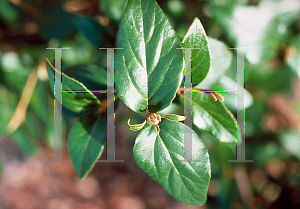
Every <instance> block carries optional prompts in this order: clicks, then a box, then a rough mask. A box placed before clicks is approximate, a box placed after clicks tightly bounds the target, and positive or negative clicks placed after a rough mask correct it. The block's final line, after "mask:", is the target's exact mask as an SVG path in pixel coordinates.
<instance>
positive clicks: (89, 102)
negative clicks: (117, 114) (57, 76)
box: [46, 59, 100, 113]
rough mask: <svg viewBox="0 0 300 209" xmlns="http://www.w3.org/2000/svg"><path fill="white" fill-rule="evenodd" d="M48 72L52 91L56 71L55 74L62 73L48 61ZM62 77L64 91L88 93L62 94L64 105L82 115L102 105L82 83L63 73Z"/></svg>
mask: <svg viewBox="0 0 300 209" xmlns="http://www.w3.org/2000/svg"><path fill="white" fill-rule="evenodd" d="M46 64H47V72H48V76H49V82H50V85H51V88H52V90H53V89H54V71H55V73H60V72H59V71H57V70H56V69H55V68H54V67H53V65H52V64H51V63H50V62H49V60H48V59H47V62H46ZM61 76H62V90H63V91H65V90H69V91H70V90H73V91H74V90H76V91H87V93H75V92H72V93H67V92H64V93H62V104H63V105H64V106H65V107H67V108H68V109H70V110H72V111H74V112H77V113H81V112H87V111H91V110H94V109H95V108H97V106H99V105H100V101H99V100H98V99H97V97H96V96H95V95H94V94H93V93H92V92H91V91H90V90H88V89H87V88H86V87H85V86H84V85H83V84H82V83H80V82H78V81H76V80H75V79H73V78H70V77H69V76H67V75H65V74H64V73H61Z"/></svg>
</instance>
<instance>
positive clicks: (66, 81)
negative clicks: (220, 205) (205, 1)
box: [47, 0, 238, 205]
mask: <svg viewBox="0 0 300 209" xmlns="http://www.w3.org/2000/svg"><path fill="white" fill-rule="evenodd" d="M116 48H122V50H116V52H115V63H114V64H115V87H116V92H115V98H116V100H118V99H120V100H121V101H122V102H123V103H124V104H125V105H126V106H127V107H129V108H130V109H131V110H132V111H134V112H137V113H139V112H145V114H146V116H147V119H146V120H145V121H144V122H143V123H142V124H136V125H133V124H130V119H129V118H128V119H129V120H128V125H129V128H130V129H131V130H133V131H139V133H138V135H137V137H136V140H135V145H134V148H133V155H134V159H135V161H136V163H137V164H138V166H139V167H141V168H142V169H143V170H144V171H145V172H146V173H147V174H148V175H149V176H151V177H152V178H153V179H154V180H156V181H157V182H158V183H159V184H160V185H161V186H162V187H163V188H164V189H165V190H166V191H167V192H168V193H169V194H170V195H171V196H172V197H173V198H175V199H176V200H178V201H180V202H183V203H185V204H188V205H203V204H204V203H205V202H206V198H207V189H208V185H209V182H210V177H211V167H210V160H209V155H208V151H207V148H206V146H205V144H204V143H203V141H202V140H201V139H200V138H199V136H198V135H197V134H196V133H195V132H194V131H193V130H192V129H191V128H190V127H188V126H186V125H184V124H183V123H182V122H181V121H184V120H185V117H184V116H181V115H177V114H166V115H163V114H160V112H161V111H162V110H164V109H165V108H167V107H169V106H170V105H171V103H172V102H173V100H174V99H175V98H176V99H175V100H176V102H178V103H180V104H181V105H185V104H192V118H193V124H194V125H195V126H196V127H198V128H199V129H200V130H201V131H203V132H206V133H208V134H210V135H211V136H213V137H214V138H216V139H217V140H219V141H221V142H226V143H235V142H236V140H237V139H236V138H237V133H238V127H237V122H236V120H235V118H234V116H233V115H232V113H231V112H230V111H229V110H228V109H227V108H226V106H225V105H224V104H223V100H224V98H223V96H222V95H221V94H219V93H217V92H210V91H207V92H205V91H203V92H201V91H199V92H193V93H192V101H185V99H184V94H183V91H184V90H185V88H184V73H185V70H184V69H185V68H184V63H185V62H184V50H183V48H199V49H197V50H193V51H192V86H193V87H195V86H197V85H199V84H200V83H201V82H202V81H203V80H204V79H205V77H206V76H207V74H208V72H209V69H210V63H211V54H210V49H209V44H208V38H207V36H206V34H205V31H204V29H203V26H202V24H201V22H200V20H199V19H198V18H195V19H194V21H193V23H192V24H191V26H190V28H189V29H188V31H187V33H186V35H185V37H184V39H183V40H182V42H180V40H179V38H178V37H177V35H176V33H175V31H174V29H173V28H172V26H171V24H170V22H169V21H168V19H167V17H166V16H165V14H164V12H163V11H162V10H161V8H160V7H159V6H158V4H157V3H156V1H154V0H129V2H128V5H127V8H126V10H125V12H124V14H123V17H122V19H121V23H120V26H119V30H118V33H117V39H116ZM180 48H181V49H180ZM47 71H48V75H49V81H50V84H51V86H52V88H53V86H54V72H56V73H60V72H58V71H57V70H56V69H55V68H54V67H53V65H52V64H51V63H50V62H49V61H48V60H47ZM61 75H62V90H63V91H64V90H66V91H68V90H77V91H85V92H86V93H74V92H73V93H64V94H62V105H63V108H65V110H68V111H73V112H76V113H78V116H80V117H79V119H78V121H77V122H76V123H75V125H74V126H73V127H72V129H71V132H70V134H69V140H68V150H69V154H70V157H71V161H72V164H73V166H74V168H75V171H76V173H77V175H78V177H79V178H84V177H85V176H86V175H87V174H88V173H89V172H90V171H91V170H92V168H93V167H94V165H95V163H96V162H97V161H98V159H99V158H100V156H101V154H102V152H103V150H104V147H105V141H106V107H107V106H108V105H112V101H109V100H106V96H105V95H99V94H94V93H92V91H91V90H92V89H95V88H98V89H106V87H107V81H106V79H103V78H105V77H106V75H107V72H106V70H105V69H104V68H100V67H96V66H89V67H88V68H87V69H86V70H85V71H82V74H80V76H79V77H78V76H77V79H75V77H76V76H74V78H73V77H72V73H70V74H69V76H68V75H67V73H66V74H65V73H61ZM190 89H191V88H190ZM193 89H196V88H193ZM186 90H188V88H186ZM189 93H190V92H189ZM184 134H190V136H192V139H191V141H192V153H193V156H192V158H193V159H192V160H190V161H189V160H186V159H185V149H184Z"/></svg>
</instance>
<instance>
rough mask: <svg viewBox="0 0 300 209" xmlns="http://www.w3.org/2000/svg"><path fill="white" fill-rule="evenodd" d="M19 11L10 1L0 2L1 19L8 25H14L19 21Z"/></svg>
mask: <svg viewBox="0 0 300 209" xmlns="http://www.w3.org/2000/svg"><path fill="white" fill-rule="evenodd" d="M19 15H20V14H19V11H18V8H17V6H15V5H14V4H13V3H12V2H10V1H0V19H2V20H3V21H4V22H5V23H6V24H8V25H13V24H15V23H17V22H18V21H19V19H20V18H19Z"/></svg>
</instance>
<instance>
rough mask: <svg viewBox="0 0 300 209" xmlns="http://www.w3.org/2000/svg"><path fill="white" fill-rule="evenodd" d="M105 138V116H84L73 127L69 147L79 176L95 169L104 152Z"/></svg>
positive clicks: (83, 175)
mask: <svg viewBox="0 0 300 209" xmlns="http://www.w3.org/2000/svg"><path fill="white" fill-rule="evenodd" d="M105 138H106V119H105V117H102V118H101V117H100V116H93V115H86V116H83V117H81V118H80V119H79V120H78V121H77V122H76V123H75V125H74V126H73V128H72V129H71V132H70V136H69V141H68V149H69V154H70V157H71V160H72V164H73V166H74V168H75V171H76V173H77V175H78V177H79V178H81V179H82V178H84V177H85V176H86V175H87V174H88V173H89V172H90V171H91V170H92V169H93V167H94V165H95V163H96V162H97V160H98V159H99V157H100V156H101V154H102V152H103V149H104V145H105V144H104V142H105Z"/></svg>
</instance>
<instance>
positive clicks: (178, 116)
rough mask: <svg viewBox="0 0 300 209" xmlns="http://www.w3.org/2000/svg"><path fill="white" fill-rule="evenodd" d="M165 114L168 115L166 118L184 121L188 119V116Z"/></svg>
mask: <svg viewBox="0 0 300 209" xmlns="http://www.w3.org/2000/svg"><path fill="white" fill-rule="evenodd" d="M165 116H166V119H168V120H171V121H184V120H185V119H186V117H185V116H182V115H175V114H167V115H165Z"/></svg>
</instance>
